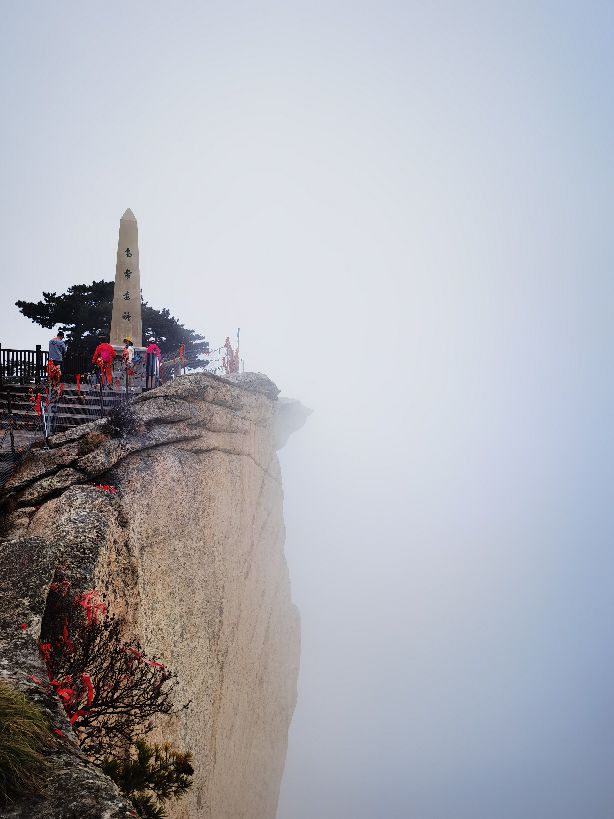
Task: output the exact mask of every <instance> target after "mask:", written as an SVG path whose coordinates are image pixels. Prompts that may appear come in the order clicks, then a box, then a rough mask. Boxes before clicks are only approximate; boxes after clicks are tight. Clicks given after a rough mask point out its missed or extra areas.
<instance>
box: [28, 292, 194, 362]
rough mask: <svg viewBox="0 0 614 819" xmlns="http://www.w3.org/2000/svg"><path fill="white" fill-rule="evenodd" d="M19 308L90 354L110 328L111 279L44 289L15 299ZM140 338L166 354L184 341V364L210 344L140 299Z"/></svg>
mask: <svg viewBox="0 0 614 819" xmlns="http://www.w3.org/2000/svg"><path fill="white" fill-rule="evenodd" d="M15 304H16V305H17V307H18V308H19V310H20V312H21V313H22V314H23V315H24V316H25V317H26V318H29V319H31V320H32V321H33V322H34V323H35V324H39V325H40V326H41V327H47V328H49V329H51V328H52V327H56V326H58V327H59V328H60V329H62V330H64V332H65V333H67V338H66V341H67V344H68V350H69V352H70V353H86V354H89V355H93V353H94V350H95V349H96V346H97V344H98V343H99V340H100V336H104V337H106V338H107V339H108V337H109V334H110V332H111V312H112V308H113V282H105V281H98V282H92V283H91V284H75V285H73V286H72V287H69V288H68V290H67V291H66V292H65V293H60V294H59V295H58V294H57V293H43V299H42V301H37V302H33V301H17V302H15ZM142 317H143V340H144V341H145V342H146V340H147V339H148V338H149V337H150V336H154V337H155V338H156V340H157V342H158V346H159V347H160V349H161V351H162V354H163V355H164V356H165V357H173V356H175V355H177V353H178V351H179V346H180V345H181V343H182V342H184V343H185V359H186V362H187V366H188V367H189V366H200V365H202V364H204V363H205V362H204V361H201V360H198V356H199V355H200V354H201V353H203V354H204V353H207V351H208V347H209V344H208V342H207V341H205V338H204V336H202V335H200V334H199V333H196V332H195V331H194V330H190V329H188V328H187V327H184V326H183V324H181V323H180V322H179V321H178V320H177V319H176V318H174V316H171V314H170V312H169V310H167V309H166V308H164V309H162V310H156V308H155V307H150V306H149V304H148V303H147V302H142Z"/></svg>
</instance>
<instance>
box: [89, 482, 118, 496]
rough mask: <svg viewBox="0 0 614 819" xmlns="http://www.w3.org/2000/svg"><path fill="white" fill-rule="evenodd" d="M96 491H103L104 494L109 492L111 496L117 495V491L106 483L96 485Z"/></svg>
mask: <svg viewBox="0 0 614 819" xmlns="http://www.w3.org/2000/svg"><path fill="white" fill-rule="evenodd" d="M94 489H102V491H103V492H109V493H110V494H111V495H117V489H116V488H115V487H114V486H109V485H108V484H106V483H101V484H94Z"/></svg>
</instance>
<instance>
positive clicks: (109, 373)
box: [92, 341, 115, 388]
mask: <svg viewBox="0 0 614 819" xmlns="http://www.w3.org/2000/svg"><path fill="white" fill-rule="evenodd" d="M114 358H115V350H114V349H113V347H111V345H110V344H109V343H108V342H107V341H103V342H102V343H101V344H99V345H98V347H96V349H95V350H94V355H93V356H92V363H93V364H95V365H96V366H97V367H100V380H101V384H102V386H103V387H104V385H105V384H108V385H109V386H110V387H111V388H112V387H113V359H114Z"/></svg>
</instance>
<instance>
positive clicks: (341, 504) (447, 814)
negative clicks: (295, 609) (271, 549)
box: [0, 0, 614, 819]
mask: <svg viewBox="0 0 614 819" xmlns="http://www.w3.org/2000/svg"><path fill="white" fill-rule="evenodd" d="M0 7H1V10H2V22H1V24H0V49H1V56H0V68H1V71H0V100H1V104H2V109H1V110H2V128H1V129H0V147H1V152H0V157H1V159H0V162H1V167H0V171H1V180H2V195H1V198H0V209H1V210H0V232H1V234H0V235H1V239H2V244H1V246H2V262H3V267H2V284H3V309H2V322H3V328H2V334H1V338H0V341H1V342H2V344H3V345H5V346H13V347H32V346H33V345H34V344H36V343H45V342H46V340H47V338H48V335H49V334H48V333H47V332H46V331H44V330H41V329H40V328H37V327H35V326H34V325H32V324H30V323H29V322H28V321H26V320H25V319H24V318H23V317H21V316H20V315H19V314H18V312H17V310H16V308H15V307H13V302H14V301H15V300H16V299H17V298H22V299H38V298H39V297H40V294H41V292H42V290H43V289H44V290H48V291H49V290H51V291H57V292H62V291H63V290H64V289H65V288H66V287H68V286H69V285H71V284H74V283H77V282H85V281H91V280H92V279H94V278H96V279H100V278H106V279H111V278H112V277H113V273H114V265H115V251H116V241H117V229H118V223H119V217H120V216H121V214H122V213H123V211H124V210H125V209H126V208H127V207H131V208H132V209H133V211H134V213H135V214H136V217H137V219H138V221H139V228H140V250H141V277H142V287H143V292H144V296H145V298H146V299H147V300H148V301H149V302H150V303H151V304H153V305H154V306H157V307H162V306H167V307H169V308H170V309H171V311H172V312H173V313H174V314H175V315H177V316H178V317H179V318H180V319H181V320H182V321H184V322H185V323H186V324H187V326H190V327H195V328H196V329H199V330H202V331H204V332H205V333H206V334H207V336H208V338H210V339H211V340H212V341H213V342H214V343H218V342H221V341H223V339H224V338H225V336H226V335H227V334H232V333H233V332H234V331H235V329H236V328H237V327H239V326H240V327H241V339H242V349H243V356H244V358H245V363H246V367H247V368H248V369H253V370H259V371H262V372H266V373H267V374H269V375H270V376H271V377H272V378H273V379H274V380H275V381H276V382H277V383H278V385H279V386H280V388H281V389H282V391H283V393H284V394H285V395H288V396H293V397H296V398H299V399H301V400H302V401H303V402H304V403H305V404H307V405H308V406H310V407H312V408H313V409H314V410H315V413H314V414H313V416H312V417H311V418H310V419H309V421H308V423H307V425H306V426H305V428H304V429H303V430H302V431H301V432H300V433H298V434H296V435H295V436H294V438H292V439H291V440H290V442H289V443H288V445H287V447H286V448H285V449H284V450H282V452H281V453H280V456H281V461H282V468H283V473H284V484H285V495H286V502H285V504H286V505H285V514H286V522H287V546H286V549H287V557H288V563H289V567H290V573H291V580H292V588H293V596H294V599H295V601H296V603H297V604H298V606H299V608H300V610H301V615H302V631H303V638H302V660H301V662H302V666H301V674H300V679H299V699H298V706H297V710H296V713H295V717H294V721H293V723H292V727H291V730H290V737H289V751H288V758H287V765H286V772H285V775H284V781H283V786H282V792H281V797H280V806H279V812H278V819H315V817H317V818H318V819H550V817H553V818H554V817H556V819H610V817H611V816H612V815H614V778H613V777H612V766H613V761H614V708H613V693H612V692H613V690H614V653H613V646H612V637H611V634H612V620H613V615H614V602H613V597H612V580H613V577H612V575H613V569H614V558H613V556H612V534H613V530H614V525H613V524H614V521H613V511H612V490H613V478H614V474H613V473H614V468H613V457H612V456H613V452H612V418H613V390H612V386H611V361H612V340H613V330H612V315H613V308H614V303H613V302H614V287H613V285H612V263H613V261H614V253H613V242H612V228H611V215H612V211H613V207H612V206H613V204H614V203H613V201H612V199H613V196H612V191H613V189H614V188H613V182H614V180H613V178H612V177H613V174H612V155H611V154H612V144H613V139H612V138H613V133H612V131H613V129H612V125H613V98H612V91H611V78H612V76H613V70H614V57H613V50H612V34H613V29H612V26H613V22H614V20H613V15H612V6H611V4H606V3H603V4H600V3H579V2H577V3H571V2H557V3H555V2H540V3H535V2H519V3H512V4H510V3H503V2H472V3H469V2H465V3H454V2H449V3H440V2H433V3H413V2H398V3H396V2H390V0H383V1H382V2H377V3H376V2H374V0H370V1H369V2H360V0H358V1H357V2H352V3H350V2H339V1H338V0H329V2H304V3H295V2H292V0H289V2H285V3H281V2H280V3H267V2H263V3H250V2H232V1H231V2H226V3H222V2H198V3H197V2H195V3H187V2H175V3H172V4H171V3H153V2H147V3H145V2H142V3H140V2H122V3H120V2H104V3H102V2H90V3H83V2H74V3H73V2H56V3H48V2H22V3H12V2H9V0H4V1H3V2H2V3H1V4H0Z"/></svg>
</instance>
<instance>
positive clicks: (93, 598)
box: [75, 589, 107, 626]
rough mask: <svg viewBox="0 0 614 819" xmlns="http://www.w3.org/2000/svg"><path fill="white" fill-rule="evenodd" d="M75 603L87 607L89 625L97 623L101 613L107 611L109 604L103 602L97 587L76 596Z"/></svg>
mask: <svg viewBox="0 0 614 819" xmlns="http://www.w3.org/2000/svg"><path fill="white" fill-rule="evenodd" d="M75 603H76V605H77V606H81V607H82V608H84V609H85V613H86V614H87V624H88V626H91V625H92V623H97V622H98V616H99V615H103V614H106V613H107V606H106V604H105V603H103V602H102V600H101V599H100V596H99V594H98V592H97V591H96V590H95V589H90V590H89V591H86V592H83V594H82V595H81V597H76V598H75Z"/></svg>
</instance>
